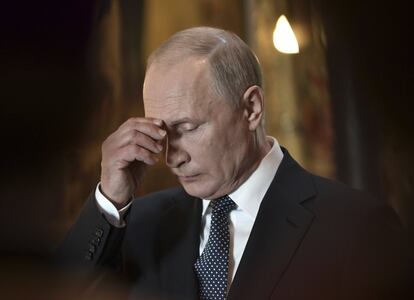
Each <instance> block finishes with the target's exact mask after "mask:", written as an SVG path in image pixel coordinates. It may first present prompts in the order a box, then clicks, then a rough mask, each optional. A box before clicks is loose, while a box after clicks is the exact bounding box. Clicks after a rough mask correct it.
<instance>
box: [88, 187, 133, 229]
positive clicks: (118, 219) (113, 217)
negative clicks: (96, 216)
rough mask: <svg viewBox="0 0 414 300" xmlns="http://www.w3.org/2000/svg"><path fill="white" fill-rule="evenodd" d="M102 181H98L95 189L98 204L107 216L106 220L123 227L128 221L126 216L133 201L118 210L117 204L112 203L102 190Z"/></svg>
mask: <svg viewBox="0 0 414 300" xmlns="http://www.w3.org/2000/svg"><path fill="white" fill-rule="evenodd" d="M100 186H101V183H98V186H97V187H96V190H95V199H96V204H97V206H98V210H99V211H100V212H101V213H102V214H103V215H104V216H105V218H106V220H107V221H108V222H109V223H110V224H111V225H113V226H115V227H118V228H121V227H125V226H126V223H125V220H124V216H125V214H126V213H127V211H128V209H129V207H130V206H131V203H132V202H129V203H128V204H127V205H126V206H125V207H123V208H121V209H120V210H118V209H117V208H116V207H115V205H113V204H112V202H111V201H109V199H107V198H106V197H105V196H104V195H103V194H102V192H101V190H100Z"/></svg>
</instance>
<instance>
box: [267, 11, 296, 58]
mask: <svg viewBox="0 0 414 300" xmlns="http://www.w3.org/2000/svg"><path fill="white" fill-rule="evenodd" d="M273 45H274V46H275V48H276V50H278V51H279V52H282V53H286V54H295V53H299V45H298V40H297V39H296V36H295V33H294V32H293V29H292V27H291V26H290V24H289V21H288V20H287V19H286V17H285V15H281V16H280V17H279V19H278V20H277V22H276V26H275V30H274V31H273Z"/></svg>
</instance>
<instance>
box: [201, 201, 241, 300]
mask: <svg viewBox="0 0 414 300" xmlns="http://www.w3.org/2000/svg"><path fill="white" fill-rule="evenodd" d="M210 205H211V206H212V209H213V211H212V215H211V226H210V234H209V237H208V241H207V245H206V246H205V248H204V251H203V253H202V254H201V255H200V257H199V258H198V259H197V261H196V262H195V264H194V267H195V271H196V274H197V278H198V283H199V295H200V299H202V300H216V299H217V300H218V299H220V300H224V299H225V298H226V293H227V278H228V269H229V243H230V232H229V214H230V211H231V210H232V209H234V208H236V204H235V203H234V202H233V200H231V198H230V197H229V196H223V197H221V198H218V199H216V200H212V201H211V203H210Z"/></svg>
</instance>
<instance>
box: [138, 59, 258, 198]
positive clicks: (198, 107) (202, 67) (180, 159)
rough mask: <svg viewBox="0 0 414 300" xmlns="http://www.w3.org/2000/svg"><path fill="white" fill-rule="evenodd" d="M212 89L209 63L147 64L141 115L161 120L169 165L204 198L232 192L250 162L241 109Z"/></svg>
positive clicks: (186, 185) (248, 133) (187, 186)
mask: <svg viewBox="0 0 414 300" xmlns="http://www.w3.org/2000/svg"><path fill="white" fill-rule="evenodd" d="M211 87H212V80H211V77H210V71H209V66H208V62H207V61H206V60H203V59H199V58H188V59H186V60H185V61H183V62H180V63H179V64H176V65H173V66H172V67H164V66H161V65H152V66H151V67H150V68H149V70H148V72H147V74H146V78H145V83H144V106H145V116H146V117H152V118H158V119H162V120H163V121H164V122H165V124H166V129H167V132H168V138H167V149H166V162H167V165H168V167H169V168H170V169H171V170H172V172H173V173H174V174H176V175H177V176H178V179H179V181H180V183H181V184H182V186H183V187H184V189H185V190H186V191H187V193H189V194H190V195H193V196H196V197H199V198H204V199H215V198H218V197H220V196H223V195H225V194H228V193H230V192H232V191H233V190H234V189H235V188H237V187H238V186H239V185H240V184H241V181H243V180H245V176H244V175H245V174H246V172H247V171H248V168H249V166H251V164H252V158H251V156H252V155H250V156H249V150H251V148H252V143H253V142H252V132H251V131H250V130H249V128H248V122H247V117H246V115H245V113H244V110H243V108H239V109H236V108H234V107H232V106H231V105H229V104H228V103H227V102H226V101H225V100H224V99H220V98H219V97H217V96H215V95H214V93H213V92H212V88H211ZM249 157H250V159H249Z"/></svg>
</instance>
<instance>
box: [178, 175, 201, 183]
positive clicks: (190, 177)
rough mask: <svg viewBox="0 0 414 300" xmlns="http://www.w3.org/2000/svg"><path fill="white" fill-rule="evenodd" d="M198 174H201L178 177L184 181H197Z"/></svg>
mask: <svg viewBox="0 0 414 300" xmlns="http://www.w3.org/2000/svg"><path fill="white" fill-rule="evenodd" d="M198 176H199V174H196V175H186V176H181V175H177V177H178V179H179V180H180V181H184V182H191V181H195V180H196V179H197V177H198Z"/></svg>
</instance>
